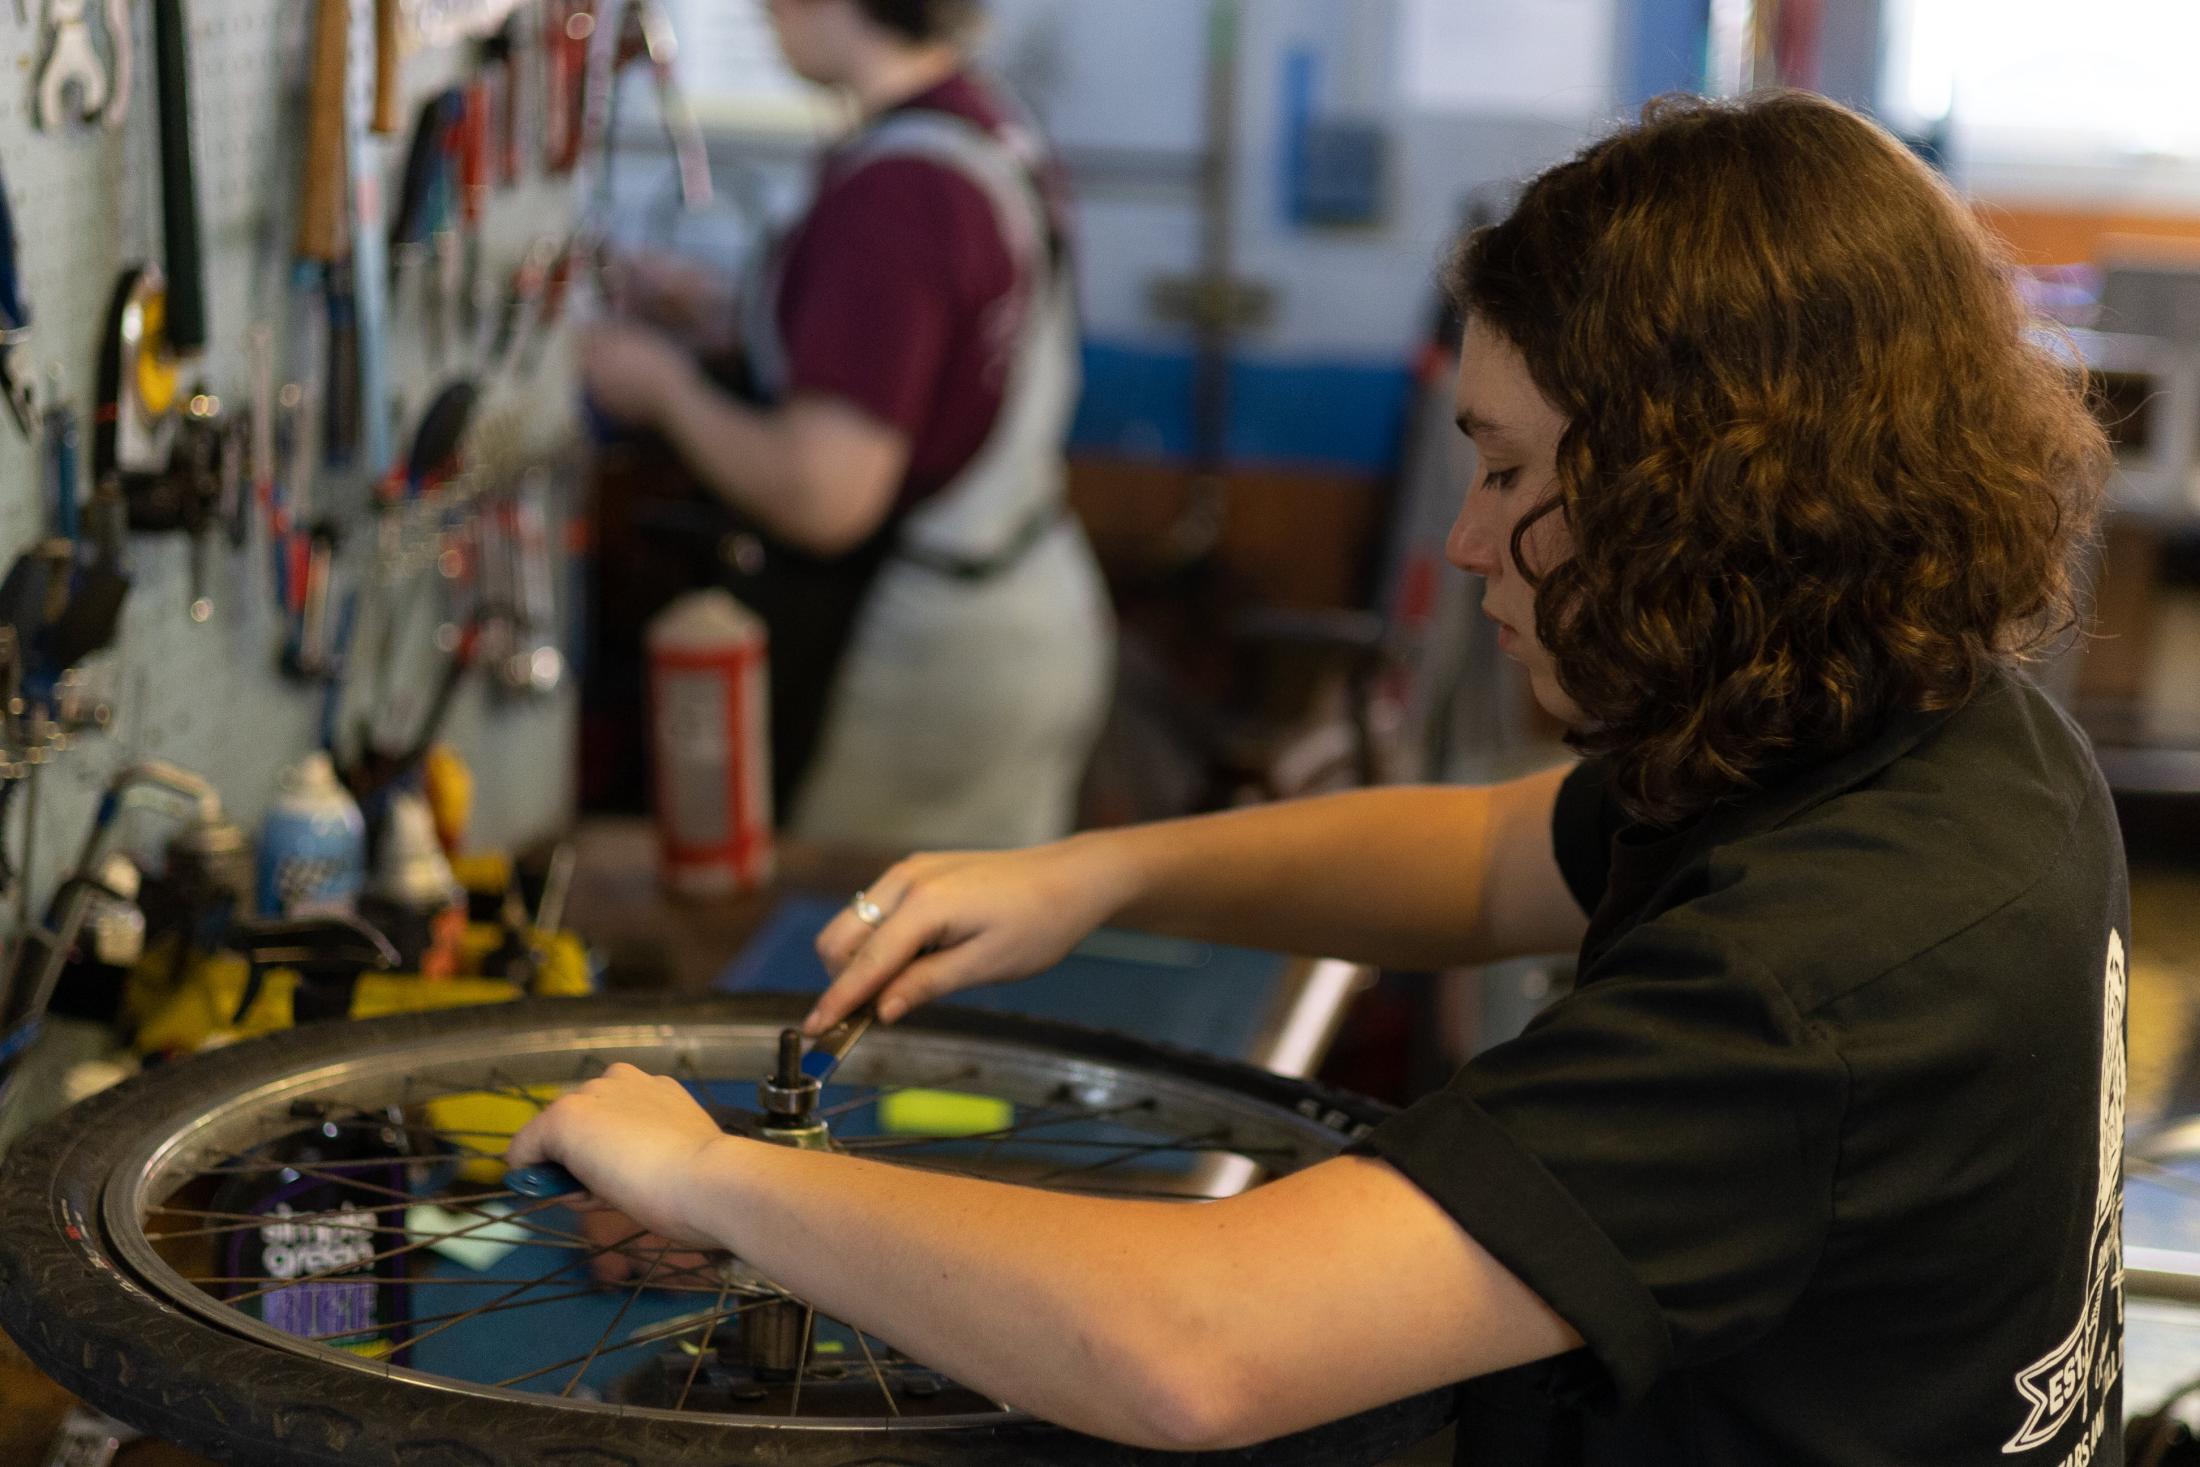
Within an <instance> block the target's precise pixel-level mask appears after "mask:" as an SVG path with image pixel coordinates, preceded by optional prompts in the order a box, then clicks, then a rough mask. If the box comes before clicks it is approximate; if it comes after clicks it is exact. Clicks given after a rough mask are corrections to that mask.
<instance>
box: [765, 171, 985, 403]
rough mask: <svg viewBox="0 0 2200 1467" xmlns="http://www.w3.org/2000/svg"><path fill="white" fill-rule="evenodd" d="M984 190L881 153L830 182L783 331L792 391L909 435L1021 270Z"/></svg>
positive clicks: (800, 262) (785, 309) (808, 233)
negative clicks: (972, 330)
mask: <svg viewBox="0 0 2200 1467" xmlns="http://www.w3.org/2000/svg"><path fill="white" fill-rule="evenodd" d="M999 235H1000V230H999V225H998V224H997V222H996V221H995V220H994V217H993V214H992V209H991V206H990V205H989V204H988V203H987V201H986V199H985V197H984V195H983V194H982V193H980V192H979V190H978V188H977V186H976V185H975V184H973V183H971V182H970V181H968V180H967V179H964V178H962V177H960V176H958V175H957V174H955V173H954V172H953V171H951V170H949V169H947V168H945V167H942V166H941V165H939V164H936V163H932V162H928V161H925V160H921V159H911V158H884V159H880V160H878V161H876V162H873V163H869V164H866V165H864V166H863V167H861V168H859V169H857V170H856V171H855V172H854V173H852V174H850V175H849V176H848V177H846V178H845V179H842V180H839V181H837V182H835V183H833V184H832V185H830V186H829V187H828V188H827V189H826V190H825V191H824V192H823V193H822V194H821V195H820V196H819V198H818V201H817V203H816V205H815V206H814V207H813V209H812V210H811V213H810V215H809V217H808V218H807V219H806V220H805V221H804V222H803V225H802V229H801V231H800V233H799V234H798V235H797V236H796V238H795V241H794V243H793V246H792V253H791V254H790V256H789V258H788V261H787V266H786V279H785V285H784V291H783V295H782V298H781V306H780V327H781V330H782V332H783V334H784V335H785V338H786V345H787V363H788V374H787V375H788V383H787V386H788V393H789V395H790V396H792V395H800V394H815V395H820V396H826V397H833V398H838V399H840V400H842V401H844V402H847V403H849V404H851V405H853V406H854V407H856V408H858V409H860V410H862V411H863V412H864V413H866V414H868V415H869V416H870V417H872V418H875V419H876V420H878V421H879V422H881V423H884V424H886V425H888V426H890V427H894V428H898V429H900V430H901V431H902V432H903V433H905V434H907V435H908V436H909V437H910V438H911V439H912V440H914V439H918V438H921V437H922V436H923V434H924V432H925V429H926V427H927V426H928V424H929V423H930V421H931V417H932V414H933V412H934V410H935V407H936V405H937V403H938V401H939V397H940V389H941V384H942V381H943V379H944V377H945V375H946V373H947V370H948V364H949V363H950V362H951V361H952V360H954V359H955V353H956V345H957V333H958V332H960V331H962V330H964V329H967V328H966V324H965V323H968V322H970V321H973V320H980V319H983V317H984V307H985V305H986V300H985V299H984V295H985V292H986V291H987V290H988V289H991V288H997V289H998V291H999V292H1001V293H1005V291H1006V290H1007V289H1008V288H1010V287H1011V286H1012V285H1013V283H1014V265H1013V263H1012V262H1011V261H1010V260H1009V257H1008V254H1007V247H1006V245H1005V244H1003V243H1002V242H1001V240H1000V237H999Z"/></svg>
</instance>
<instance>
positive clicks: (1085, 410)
mask: <svg viewBox="0 0 2200 1467" xmlns="http://www.w3.org/2000/svg"><path fill="white" fill-rule="evenodd" d="M1084 355H1085V395H1084V398H1083V401H1082V402H1081V403H1080V404H1079V408H1078V413H1077V420H1076V424H1075V426H1074V427H1073V428H1072V430H1071V435H1070V446H1071V447H1072V448H1074V449H1079V450H1083V451H1087V452H1095V453H1108V454H1116V455H1121V456H1123V457H1128V458H1148V459H1172V458H1188V457H1190V456H1191V453H1192V447H1193V442H1194V437H1193V433H1192V384H1193V358H1192V354H1191V353H1190V352H1189V351H1182V350H1167V349H1157V348H1152V347H1138V346H1128V345H1123V344H1119V343H1111V342H1102V341H1088V342H1087V343H1086V344H1085V354H1084ZM1412 386H1413V381H1412V373H1411V372H1410V371H1409V370H1408V368H1407V365H1406V364H1405V363H1404V362H1389V361H1373V362H1369V361H1358V362H1354V361H1337V360H1315V361H1278V360H1260V359H1241V360H1239V361H1236V362H1234V363H1232V365H1231V368H1230V431H1229V439H1228V447H1227V451H1228V453H1229V456H1230V458H1231V459H1232V460H1233V461H1236V462H1240V463H1267V464H1292V465H1302V466H1305V467H1309V468H1325V469H1342V470H1345V471H1348V472H1357V473H1367V474H1383V473H1387V472H1389V471H1390V469H1391V468H1392V467H1393V466H1394V465H1395V464H1396V462H1397V459H1398V453H1399V446H1400V442H1401V439H1402V437H1403V435H1404V431H1405V420H1406V409H1407V404H1408V403H1409V402H1410V400H1411V397H1412Z"/></svg>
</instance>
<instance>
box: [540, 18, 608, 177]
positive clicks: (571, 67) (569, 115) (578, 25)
mask: <svg viewBox="0 0 2200 1467" xmlns="http://www.w3.org/2000/svg"><path fill="white" fill-rule="evenodd" d="M542 26H543V29H542V43H543V68H544V77H543V82H544V86H543V129H542V140H543V157H542V164H543V169H544V171H545V172H548V173H553V174H560V173H571V172H572V171H573V169H574V168H575V167H576V166H577V165H578V164H579V163H580V159H581V136H582V128H583V116H582V113H583V100H582V99H583V98H584V96H585V95H586V93H587V90H588V43H589V41H590V39H591V38H592V37H593V36H594V35H595V32H596V14H595V4H594V0H546V3H545V4H544V5H543V7H542Z"/></svg>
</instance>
